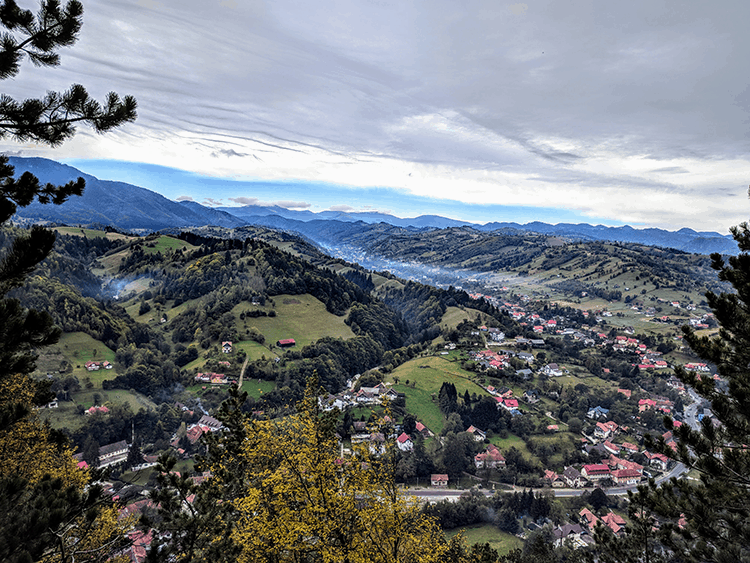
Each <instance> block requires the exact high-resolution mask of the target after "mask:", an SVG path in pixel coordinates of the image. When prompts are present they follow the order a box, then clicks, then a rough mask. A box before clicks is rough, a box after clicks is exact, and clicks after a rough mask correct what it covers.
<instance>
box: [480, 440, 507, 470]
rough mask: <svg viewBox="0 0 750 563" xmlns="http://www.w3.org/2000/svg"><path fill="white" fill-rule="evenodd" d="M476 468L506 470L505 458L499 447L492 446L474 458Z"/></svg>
mask: <svg viewBox="0 0 750 563" xmlns="http://www.w3.org/2000/svg"><path fill="white" fill-rule="evenodd" d="M474 466H475V467H476V468H477V469H504V468H505V458H504V457H503V455H502V454H501V453H500V450H498V449H497V446H495V445H494V444H490V445H489V446H487V449H486V450H485V451H483V452H480V453H478V454H477V455H475V456H474Z"/></svg>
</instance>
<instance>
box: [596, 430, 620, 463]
mask: <svg viewBox="0 0 750 563" xmlns="http://www.w3.org/2000/svg"><path fill="white" fill-rule="evenodd" d="M599 424H601V423H599ZM604 449H605V450H607V451H608V452H609V453H611V454H613V455H614V454H619V453H620V447H619V446H615V445H614V444H613V443H612V442H610V441H609V440H605V441H604Z"/></svg>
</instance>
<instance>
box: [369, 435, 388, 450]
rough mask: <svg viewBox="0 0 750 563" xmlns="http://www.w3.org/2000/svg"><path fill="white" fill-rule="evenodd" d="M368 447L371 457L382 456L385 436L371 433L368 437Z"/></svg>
mask: <svg viewBox="0 0 750 563" xmlns="http://www.w3.org/2000/svg"><path fill="white" fill-rule="evenodd" d="M368 441H369V444H368V447H369V449H370V453H371V454H372V455H383V454H384V453H385V451H386V447H385V436H383V434H381V433H380V432H373V433H372V434H370V436H369V440H368Z"/></svg>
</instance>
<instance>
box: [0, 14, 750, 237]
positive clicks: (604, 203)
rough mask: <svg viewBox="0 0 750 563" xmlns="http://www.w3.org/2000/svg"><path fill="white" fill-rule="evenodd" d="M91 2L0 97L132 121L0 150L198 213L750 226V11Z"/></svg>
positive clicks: (7, 144)
mask: <svg viewBox="0 0 750 563" xmlns="http://www.w3.org/2000/svg"><path fill="white" fill-rule="evenodd" d="M21 4H22V5H24V7H32V5H31V4H30V3H29V2H27V1H22V2H21ZM27 4H28V5H27ZM84 7H85V13H84V26H83V29H82V31H81V36H80V40H79V41H78V42H77V43H76V44H75V45H74V46H72V47H70V48H66V49H64V50H63V51H62V52H61V56H62V64H61V65H60V66H59V67H57V68H55V69H49V68H43V69H40V68H35V67H33V66H32V65H30V64H26V65H25V66H24V67H23V68H22V70H21V72H20V73H19V75H18V76H17V77H16V78H14V79H12V80H5V81H4V82H3V84H2V88H3V90H2V91H3V93H5V94H8V95H11V96H13V97H17V98H25V97H31V96H39V95H43V94H44V92H46V91H47V90H64V89H66V88H68V87H69V86H70V84H72V83H81V84H84V85H85V86H86V87H87V89H88V90H89V92H90V93H91V94H92V95H93V96H94V97H96V98H97V99H99V100H102V99H103V98H104V96H105V95H106V93H107V92H109V91H111V90H114V91H116V92H118V93H119V94H121V95H125V94H131V95H133V96H135V97H136V98H137V100H138V106H139V109H138V113H139V117H138V120H137V121H136V122H135V123H133V124H127V125H125V126H123V127H121V128H120V129H118V130H117V131H115V132H110V133H107V134H105V135H96V134H95V133H93V132H91V131H90V130H87V129H86V128H84V127H81V128H80V129H79V133H78V135H77V136H76V137H75V138H73V139H72V140H70V141H68V142H67V143H65V144H64V145H63V146H61V147H58V148H54V149H51V148H47V147H43V146H34V145H29V144H24V145H21V144H17V143H14V142H12V141H11V140H9V139H7V138H6V139H0V151H3V152H6V153H8V154H20V155H23V156H45V157H48V158H53V159H56V160H63V161H65V162H68V163H71V164H73V165H75V166H76V167H78V168H80V169H81V170H83V171H85V172H89V173H92V174H94V175H95V176H97V177H100V178H102V179H116V180H121V181H127V182H130V183H134V184H136V185H141V186H144V187H147V188H150V189H154V190H156V191H158V192H160V193H163V194H164V195H165V196H167V197H169V198H170V199H187V198H191V199H193V200H195V201H198V202H201V203H205V204H207V205H240V204H242V202H250V201H252V202H255V203H261V204H283V205H285V206H289V207H292V208H296V209H310V210H311V211H320V210H323V209H331V208H340V209H348V210H354V211H357V210H379V211H384V212H390V213H393V214H395V215H398V216H402V217H405V216H416V215H420V214H426V213H435V214H440V215H444V216H447V217H452V218H456V219H463V220H468V221H477V222H486V221H488V220H499V221H514V220H515V221H518V222H528V221H532V220H536V219H538V220H543V221H546V222H551V223H557V222H590V223H605V224H612V225H618V224H631V225H634V226H643V227H647V226H648V227H651V226H655V227H661V228H668V229H679V228H681V227H685V226H687V227H692V228H695V229H696V230H715V231H718V232H727V230H728V227H729V226H731V225H734V224H737V223H739V222H741V221H744V220H746V219H747V216H748V209H749V208H750V206H749V205H748V204H749V203H750V202H748V192H747V190H748V184H750V173H749V172H750V150H748V149H750V136H749V133H750V78H749V76H750V75H748V72H747V60H748V55H749V54H750V34H748V33H747V32H746V30H745V29H744V27H745V24H746V22H747V21H750V17H749V16H750V3H748V2H740V1H729V0H727V1H723V2H716V3H709V2H705V1H701V2H698V1H686V2H658V1H648V2H633V1H631V2H627V3H625V2H622V3H618V4H614V3H604V2H596V1H589V2H578V1H566V2H534V1H526V2H523V3H517V2H502V1H498V0H491V1H479V0H476V1H474V0H446V1H444V0H429V1H426V0H412V1H409V0H393V1H391V0H316V1H315V2H309V1H303V0H274V1H273V2H265V1H262V0H243V1H240V0H218V1H206V0H201V1H197V0H183V1H181V2H179V3H178V2H171V1H167V0H163V1H161V0H119V1H118V0H108V1H107V2H102V1H98V0H85V1H84ZM149 172H151V173H149Z"/></svg>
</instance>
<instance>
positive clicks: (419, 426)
mask: <svg viewBox="0 0 750 563" xmlns="http://www.w3.org/2000/svg"><path fill="white" fill-rule="evenodd" d="M417 432H419V433H420V434H421V435H422V436H424V437H425V438H432V437H433V436H434V434H433V433H432V432H431V431H430V429H429V428H427V427H426V426H425V425H424V424H422V423H421V422H417Z"/></svg>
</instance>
